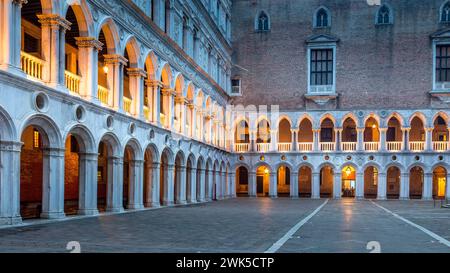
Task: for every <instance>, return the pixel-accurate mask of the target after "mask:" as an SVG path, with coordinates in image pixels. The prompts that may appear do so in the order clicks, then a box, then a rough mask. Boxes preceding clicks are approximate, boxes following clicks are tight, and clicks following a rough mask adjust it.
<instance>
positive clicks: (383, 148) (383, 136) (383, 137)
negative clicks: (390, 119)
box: [380, 128, 388, 152]
mask: <svg viewBox="0 0 450 273" xmlns="http://www.w3.org/2000/svg"><path fill="white" fill-rule="evenodd" d="M387 130H388V128H380V151H381V152H386V151H387V147H386V145H387V144H386V132H387Z"/></svg>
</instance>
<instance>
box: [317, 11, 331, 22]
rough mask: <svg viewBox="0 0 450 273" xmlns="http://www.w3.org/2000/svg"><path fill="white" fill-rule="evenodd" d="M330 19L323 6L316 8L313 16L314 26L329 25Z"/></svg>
mask: <svg viewBox="0 0 450 273" xmlns="http://www.w3.org/2000/svg"><path fill="white" fill-rule="evenodd" d="M330 21H331V20H330V15H329V14H328V11H327V10H326V9H325V8H320V9H319V10H317V12H316V17H315V27H329V26H330Z"/></svg>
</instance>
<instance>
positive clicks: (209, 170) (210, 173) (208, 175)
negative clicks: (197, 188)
mask: <svg viewBox="0 0 450 273" xmlns="http://www.w3.org/2000/svg"><path fill="white" fill-rule="evenodd" d="M211 165H212V163H211V162H210V160H208V161H207V162H206V166H205V199H206V200H207V201H210V200H211V193H210V188H211V186H212V185H211V184H212V179H211V178H212V176H213V170H212V166H211Z"/></svg>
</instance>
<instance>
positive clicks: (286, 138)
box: [278, 118, 292, 152]
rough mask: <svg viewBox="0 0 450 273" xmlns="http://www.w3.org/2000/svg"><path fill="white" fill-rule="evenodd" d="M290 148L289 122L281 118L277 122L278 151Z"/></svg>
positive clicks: (286, 150)
mask: <svg viewBox="0 0 450 273" xmlns="http://www.w3.org/2000/svg"><path fill="white" fill-rule="evenodd" d="M291 149H292V132H291V123H290V122H289V120H287V119H286V118H283V119H282V120H281V121H280V123H279V124H278V151H279V152H289V151H291Z"/></svg>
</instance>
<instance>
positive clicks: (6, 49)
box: [0, 0, 27, 74]
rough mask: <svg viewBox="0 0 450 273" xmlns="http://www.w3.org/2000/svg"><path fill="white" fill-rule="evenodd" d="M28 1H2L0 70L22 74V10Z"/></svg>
mask: <svg viewBox="0 0 450 273" xmlns="http://www.w3.org/2000/svg"><path fill="white" fill-rule="evenodd" d="M25 3H27V0H1V1H0V7H1V9H0V41H1V42H0V68H1V69H5V70H8V71H10V72H12V73H16V74H21V73H22V70H21V68H22V67H21V63H20V49H21V41H22V37H21V36H22V33H21V9H22V5H23V4H25Z"/></svg>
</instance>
